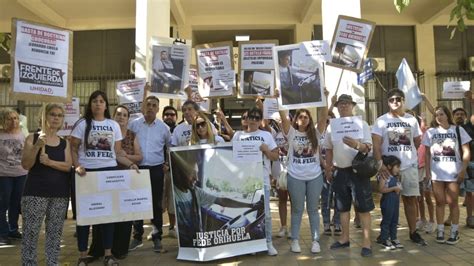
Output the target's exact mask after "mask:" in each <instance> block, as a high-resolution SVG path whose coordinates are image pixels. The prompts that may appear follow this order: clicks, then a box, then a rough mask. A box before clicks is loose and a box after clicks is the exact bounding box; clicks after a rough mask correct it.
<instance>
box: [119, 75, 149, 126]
mask: <svg viewBox="0 0 474 266" xmlns="http://www.w3.org/2000/svg"><path fill="white" fill-rule="evenodd" d="M145 84H146V80H145V79H130V80H125V81H121V82H119V83H117V96H118V100H119V101H118V102H119V104H122V105H125V106H126V107H127V108H128V112H129V114H130V118H131V119H133V118H137V117H138V116H140V115H141V113H142V102H143V97H144V95H145Z"/></svg>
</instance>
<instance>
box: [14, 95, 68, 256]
mask: <svg viewBox="0 0 474 266" xmlns="http://www.w3.org/2000/svg"><path fill="white" fill-rule="evenodd" d="M41 121H42V123H43V125H42V126H41V131H40V132H37V133H34V134H31V135H29V136H28V137H27V138H26V142H25V148H24V150H23V156H22V160H21V164H22V166H23V168H25V169H28V170H29V172H28V177H27V179H26V184H25V189H24V192H23V197H22V200H21V205H22V208H21V209H22V217H23V223H22V226H23V240H22V246H21V254H22V261H23V265H36V264H38V261H37V257H36V253H37V251H36V247H37V244H38V237H39V234H40V229H41V224H42V223H43V220H44V222H45V229H46V241H45V248H44V250H45V253H46V264H47V265H58V264H59V261H58V257H59V252H60V244H61V235H62V232H63V225H64V216H65V215H66V212H67V207H68V205H69V194H70V193H69V186H70V184H69V182H70V178H69V177H70V174H69V173H70V171H71V165H72V160H71V150H70V148H69V142H68V141H67V140H65V139H63V138H61V137H59V136H58V134H57V133H58V130H60V129H61V128H62V126H63V122H64V107H63V106H62V104H57V103H48V104H47V105H46V106H45V107H44V110H43V113H42V116H41ZM45 217H46V219H45Z"/></svg>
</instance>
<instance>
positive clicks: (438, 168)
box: [421, 125, 471, 181]
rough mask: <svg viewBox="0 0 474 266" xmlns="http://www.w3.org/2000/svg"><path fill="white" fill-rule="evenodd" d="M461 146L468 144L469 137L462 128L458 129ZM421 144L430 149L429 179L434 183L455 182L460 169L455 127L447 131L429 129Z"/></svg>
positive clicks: (460, 162)
mask: <svg viewBox="0 0 474 266" xmlns="http://www.w3.org/2000/svg"><path fill="white" fill-rule="evenodd" d="M459 134H460V135H461V142H462V144H466V143H469V142H470V141H471V137H469V135H468V134H467V132H466V131H465V130H464V128H462V127H459ZM421 144H423V145H425V146H426V147H427V148H429V149H430V151H429V152H430V153H431V179H432V180H436V181H455V180H456V178H457V175H458V174H459V172H460V171H461V169H462V158H461V154H460V152H459V148H460V147H459V142H458V137H457V134H456V126H453V125H452V126H450V127H449V128H448V129H445V128H442V127H437V128H430V129H428V130H427V131H426V133H425V135H424V136H423V140H422V142H421Z"/></svg>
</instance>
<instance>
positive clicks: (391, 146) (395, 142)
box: [372, 89, 426, 245]
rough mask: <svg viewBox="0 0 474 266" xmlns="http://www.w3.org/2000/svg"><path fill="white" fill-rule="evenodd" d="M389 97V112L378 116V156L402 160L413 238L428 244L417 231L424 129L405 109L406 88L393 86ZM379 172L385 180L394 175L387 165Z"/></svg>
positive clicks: (375, 139)
mask: <svg viewBox="0 0 474 266" xmlns="http://www.w3.org/2000/svg"><path fill="white" fill-rule="evenodd" d="M387 99H388V100H387V102H388V106H389V112H388V113H386V114H384V115H382V116H380V117H379V118H377V120H376V121H375V123H374V126H373V128H372V141H373V144H374V157H375V159H377V160H379V161H381V160H382V155H393V156H396V157H397V158H399V159H400V160H401V161H402V164H401V166H400V170H401V171H400V176H401V182H402V191H401V195H402V200H403V206H404V208H405V216H406V218H407V223H408V228H409V229H410V239H411V240H412V241H413V242H415V243H417V244H419V245H426V241H425V240H424V239H423V238H421V236H420V235H419V234H418V232H417V231H416V216H417V210H416V201H417V196H420V190H419V183H418V181H419V179H418V155H417V148H418V146H419V145H420V142H421V129H420V126H419V125H418V122H417V120H416V118H415V117H413V116H412V115H410V114H408V113H406V112H405V107H404V100H405V94H404V93H403V91H401V90H400V89H392V90H390V91H389V92H388V93H387ZM379 175H381V176H382V178H385V179H386V178H388V177H389V175H390V173H389V172H388V170H387V167H385V166H384V165H383V164H382V167H381V169H380V171H379Z"/></svg>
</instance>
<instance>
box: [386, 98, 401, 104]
mask: <svg viewBox="0 0 474 266" xmlns="http://www.w3.org/2000/svg"><path fill="white" fill-rule="evenodd" d="M388 102H389V103H394V102H397V103H400V102H402V97H392V98H389V99H388Z"/></svg>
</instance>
